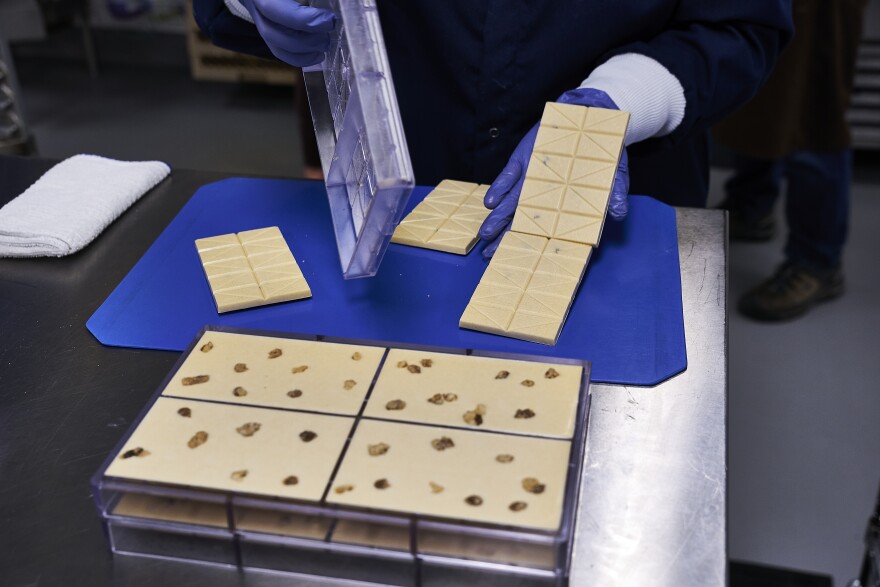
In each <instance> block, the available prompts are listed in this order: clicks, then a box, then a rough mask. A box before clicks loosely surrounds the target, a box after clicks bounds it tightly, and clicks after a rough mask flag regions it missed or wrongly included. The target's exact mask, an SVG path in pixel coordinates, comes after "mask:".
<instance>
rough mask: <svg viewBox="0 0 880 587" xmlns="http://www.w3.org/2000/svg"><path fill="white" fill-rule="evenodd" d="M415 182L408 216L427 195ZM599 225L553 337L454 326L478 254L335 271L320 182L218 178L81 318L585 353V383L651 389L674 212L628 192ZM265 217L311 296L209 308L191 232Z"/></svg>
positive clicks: (675, 361)
mask: <svg viewBox="0 0 880 587" xmlns="http://www.w3.org/2000/svg"><path fill="white" fill-rule="evenodd" d="M428 191H429V188H424V187H422V188H416V189H415V190H414V191H413V194H412V196H411V197H410V201H409V203H408V205H407V213H408V212H409V210H411V209H412V208H414V207H415V205H416V204H417V203H418V202H419V201H421V200H422V199H423V198H424V197H425V195H427V193H428ZM630 202H631V204H630V213H629V215H628V216H627V218H626V220H625V221H624V222H614V221H610V220H609V221H608V222H607V223H606V224H605V229H604V233H603V235H602V242H601V245H600V247H599V248H598V249H597V250H596V252H595V253H594V255H593V257H592V259H591V260H590V264H589V266H588V268H587V274H586V277H585V278H584V282H583V284H582V285H581V288H580V290H579V292H578V294H577V297H576V300H575V303H574V304H573V306H572V308H571V312H570V314H569V317H568V321H567V322H566V324H565V327H564V328H563V330H562V334H561V335H560V337H559V341H558V343H557V344H556V345H555V346H546V345H542V344H538V343H532V342H525V341H521V340H514V339H509V338H504V337H500V336H494V335H491V334H484V333H481V332H474V331H470V330H462V329H460V328H459V327H458V320H459V317H460V316H461V313H462V312H463V310H464V308H465V306H466V305H467V303H468V300H469V299H470V296H471V294H472V293H473V291H474V288H475V287H476V285H477V283H478V282H479V280H480V277H481V276H482V274H483V271H484V270H485V268H486V262H485V261H483V259H482V256H481V255H480V250H479V249H480V245H478V246H477V247H476V248H475V249H474V250H473V251H471V253H470V254H469V255H468V256H466V257H461V256H458V255H451V254H448V253H440V252H436V251H428V250H424V249H417V248H413V247H407V246H403V245H397V244H392V245H391V246H390V247H389V248H388V252H387V253H386V255H385V258H384V260H383V262H382V265H381V267H380V268H379V272H378V273H377V274H376V276H375V277H372V278H368V279H359V280H344V279H343V278H342V272H341V270H340V267H339V257H338V255H337V252H336V241H335V238H334V236H333V227H332V224H331V220H330V210H329V207H328V204H327V195H326V192H325V191H324V185H323V183H321V182H315V181H295V180H266V179H242V178H235V179H227V180H223V181H220V182H217V183H213V184H209V185H206V186H204V187H202V188H200V189H199V190H198V191H197V192H196V193H195V194H194V195H193V197H192V198H191V199H190V201H189V202H188V203H187V204H186V205H185V206H184V207H183V209H182V210H181V211H180V213H179V214H178V215H177V217H176V218H175V219H174V220H173V221H172V222H171V223H170V224H169V225H168V227H167V228H166V229H165V231H164V232H163V233H162V234H161V235H160V236H159V238H158V239H156V242H155V243H153V245H152V247H150V249H149V250H148V251H147V252H146V254H144V256H143V257H142V258H141V259H140V261H138V263H137V264H136V265H135V266H134V268H132V270H131V271H130V272H129V274H128V275H127V276H126V277H125V279H123V280H122V282H121V283H120V284H119V285H118V286H117V287H116V289H115V290H114V291H113V293H111V294H110V296H109V297H108V298H107V299H106V300H105V301H104V303H103V304H102V305H101V307H100V308H98V310H97V311H96V312H95V313H94V314H93V315H92V317H91V318H90V319H89V321H88V322H87V324H86V326H87V327H88V329H89V330H90V331H91V332H92V334H94V335H95V337H96V338H97V339H98V340H99V341H101V342H102V343H103V344H105V345H110V346H123V347H135V348H147V349H159V350H174V351H181V350H183V349H185V348H186V346H187V345H188V344H189V343H190V341H191V339H192V338H193V337H194V336H195V335H196V333H198V331H199V330H200V329H201V328H202V327H203V326H204V325H205V324H217V325H221V326H234V327H239V328H254V329H261V330H276V331H283V332H300V333H305V334H323V335H327V336H341V337H347V338H359V339H368V340H376V341H387V342H406V343H418V344H424V345H436V346H446V347H456V348H479V349H485V350H491V351H503V352H511V353H526V354H535V355H551V356H556V357H566V358H578V359H589V360H591V361H592V362H593V370H592V379H593V381H597V382H603V383H621V384H629V385H654V384H656V383H659V382H661V381H663V380H665V379H667V378H669V377H671V376H672V375H675V374H676V373H679V372H681V371H683V370H684V369H685V368H686V366H687V355H686V352H685V344H684V325H683V322H682V307H681V277H680V269H679V262H678V238H677V235H676V226H675V210H674V209H672V208H670V207H669V206H666V205H665V204H661V203H659V202H657V201H655V200H653V199H651V198H647V197H638V196H634V197H632V198H631V199H630ZM266 226H278V227H279V228H280V229H281V232H282V233H283V234H284V238H285V239H286V240H287V243H288V245H289V246H290V248H291V250H292V251H293V253H294V255H295V256H296V259H297V262H298V263H299V265H300V268H301V269H302V271H303V274H304V275H305V277H306V280H308V282H309V285H310V287H311V289H312V298H310V299H307V300H300V301H295V302H288V303H283V304H276V305H273V306H264V307H261V308H253V309H249V310H241V311H238V312H232V313H229V314H222V315H221V314H218V313H217V310H216V306H215V305H214V300H213V298H212V296H211V292H210V290H209V288H208V282H207V280H206V279H205V275H204V272H203V271H202V267H201V264H200V262H199V257H198V254H197V253H196V247H195V245H194V242H193V241H195V239H197V238H202V237H208V236H215V235H219V234H227V233H232V232H241V231H244V230H250V229H254V228H262V227H266Z"/></svg>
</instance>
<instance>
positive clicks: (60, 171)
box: [0, 155, 171, 257]
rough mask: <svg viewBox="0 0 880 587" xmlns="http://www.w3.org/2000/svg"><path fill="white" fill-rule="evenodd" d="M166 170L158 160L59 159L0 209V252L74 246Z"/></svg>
mask: <svg viewBox="0 0 880 587" xmlns="http://www.w3.org/2000/svg"><path fill="white" fill-rule="evenodd" d="M170 172H171V168H170V167H168V165H166V164H165V163H162V162H161V161H132V162H129V161H116V160H114V159H105V158H104V157H98V156H96V155H75V156H73V157H71V158H69V159H65V160H64V161H62V162H61V163H59V164H58V165H56V166H55V167H53V168H52V169H50V170H49V171H47V172H46V173H45V174H43V176H42V177H41V178H40V179H38V180H37V181H36V182H35V183H34V184H33V185H32V186H31V187H29V188H28V189H26V190H25V191H24V193H22V194H21V195H20V196H18V197H17V198H15V199H14V200H12V201H11V202H9V203H8V204H6V205H5V206H3V208H0V257H62V256H64V255H69V254H71V253H75V252H77V251H79V250H80V249H82V248H83V247H84V246H86V245H87V244H89V243H90V242H92V241H93V240H94V239H95V237H97V236H98V235H99V234H101V231H102V230H104V229H105V228H106V227H107V225H109V224H110V223H111V222H113V221H114V220H116V219H117V218H118V217H119V215H120V214H122V213H123V212H125V211H126V210H127V209H128V207H129V206H131V205H132V204H134V202H135V201H137V199H138V198H140V197H141V196H142V195H144V194H145V193H147V192H148V191H150V189H152V187H153V186H155V185H156V184H157V183H159V182H160V181H162V180H163V179H165V177H167V176H168V174H169V173H170Z"/></svg>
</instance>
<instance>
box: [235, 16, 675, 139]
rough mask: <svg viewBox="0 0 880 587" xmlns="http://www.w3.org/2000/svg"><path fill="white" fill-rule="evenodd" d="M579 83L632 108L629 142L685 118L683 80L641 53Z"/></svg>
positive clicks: (623, 107)
mask: <svg viewBox="0 0 880 587" xmlns="http://www.w3.org/2000/svg"><path fill="white" fill-rule="evenodd" d="M226 1H227V2H230V1H232V0H226ZM580 87H582V88H595V89H597V90H602V91H603V92H605V93H606V94H608V97H609V98H611V99H612V100H614V103H615V104H617V107H618V108H620V109H621V110H625V111H626V112H629V114H630V118H629V127H628V128H627V131H626V144H627V145H631V144H632V143H637V142H639V141H643V140H645V139H648V138H651V137H662V136H664V135H668V134H669V133H671V132H672V131H674V130H675V129H676V128H677V127H678V125H679V124H681V121H682V119H683V118H684V110H685V106H686V105H687V100H686V99H685V97H684V88H683V87H682V85H681V82H680V81H678V78H677V77H675V75H673V74H672V72H670V71H669V70H668V69H666V68H665V67H664V66H663V65H661V64H660V63H659V62H658V61H656V60H655V59H652V58H650V57H648V56H646V55H642V54H640V53H624V54H623V55H616V56H614V57H612V58H611V59H609V60H608V61H606V62H605V63H603V64H602V65H600V66H599V67H597V68H596V69H594V70H593V73H591V74H590V76H589V77H588V78H587V79H585V80H584V81H583V83H582V84H581V86H580Z"/></svg>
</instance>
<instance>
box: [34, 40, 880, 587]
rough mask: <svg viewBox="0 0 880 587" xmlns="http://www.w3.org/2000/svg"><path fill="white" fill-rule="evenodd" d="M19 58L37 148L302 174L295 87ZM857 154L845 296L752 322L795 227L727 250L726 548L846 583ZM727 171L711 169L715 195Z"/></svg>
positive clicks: (867, 199)
mask: <svg viewBox="0 0 880 587" xmlns="http://www.w3.org/2000/svg"><path fill="white" fill-rule="evenodd" d="M101 52H102V51H101V46H100V45H99V55H100V54H101ZM104 54H105V55H106V52H105V53H104ZM17 55H18V58H17V65H18V68H19V77H20V80H21V85H22V88H23V90H22V93H23V96H22V97H23V103H24V108H25V114H26V117H27V122H28V124H29V126H30V129H31V131H32V133H33V134H34V135H35V137H36V141H37V145H38V148H39V153H40V155H42V156H45V157H51V158H62V157H67V156H70V155H73V154H75V153H97V154H101V155H106V156H110V157H117V158H122V159H161V160H164V161H166V162H168V163H169V164H171V166H172V167H173V168H174V167H177V168H194V169H209V170H219V171H225V172H231V173H237V174H252V175H263V176H279V177H296V176H299V175H300V173H301V170H302V161H301V141H300V138H299V130H298V122H297V118H296V116H295V113H294V108H293V93H292V90H290V89H284V88H268V87H261V86H246V85H236V84H223V83H205V82H194V81H192V80H191V79H190V78H189V74H188V72H187V71H186V70H185V69H184V68H183V67H182V66H178V65H176V64H175V62H174V60H173V59H172V60H171V61H172V63H164V64H163V66H162V67H149V66H144V65H138V66H136V67H135V66H131V65H127V66H125V65H119V64H114V63H109V64H107V63H104V64H103V67H102V70H101V74H100V77H99V78H98V79H96V80H91V79H89V78H88V75H87V73H86V70H85V66H84V64H83V63H82V62H80V61H78V60H70V59H66V60H65V59H58V58H46V57H45V56H41V55H40V51H34V50H33V47H30V48H28V47H25V48H24V50H21V49H19V50H18V51H17ZM166 61H167V60H166ZM184 62H185V56H183V57H181V58H180V59H179V60H178V62H177V63H179V64H182V63H184ZM875 155H876V154H875ZM857 161H858V168H857V182H856V184H855V185H854V188H853V203H852V227H851V236H850V243H849V246H848V248H847V253H846V260H845V267H846V275H847V293H846V295H845V296H844V297H843V298H842V299H840V300H838V301H835V302H832V303H829V304H826V305H824V306H822V307H820V308H817V309H816V310H815V311H814V312H812V313H811V314H810V315H809V316H807V317H805V318H803V319H801V320H798V321H795V322H790V323H786V324H780V325H764V324H756V323H754V322H750V321H747V320H745V319H744V318H742V317H740V316H738V315H737V314H736V313H735V311H734V310H733V308H735V300H736V299H737V297H738V296H740V295H741V294H742V293H743V292H744V291H746V289H747V288H750V287H752V286H753V285H755V284H756V283H757V282H758V281H760V280H761V279H763V278H764V277H766V276H767V275H769V274H770V273H771V272H772V270H773V268H774V267H775V266H776V265H777V264H778V263H779V262H780V261H781V258H782V257H781V251H782V243H783V238H784V236H783V235H782V234H780V236H779V237H778V238H777V239H776V240H775V241H774V242H772V243H769V244H761V245H753V244H739V243H733V244H732V245H731V247H730V282H729V291H730V298H729V304H730V307H731V315H730V391H729V423H730V428H729V431H730V436H729V455H730V459H729V460H730V470H729V536H730V543H729V544H730V557H731V558H733V559H739V560H744V561H754V562H757V563H764V564H768V565H773V566H780V567H789V568H794V569H800V570H804V571H812V572H816V573H821V574H828V575H832V576H833V577H834V579H835V584H836V585H838V586H842V585H845V584H846V582H847V581H848V580H849V579H852V578H854V577H855V576H856V575H857V573H858V569H859V564H860V561H861V556H862V552H863V545H862V536H863V533H864V530H865V526H866V522H867V518H868V515H869V513H870V511H871V510H872V507H873V505H874V499H875V496H876V494H877V489H878V484H880V425H878V422H880V388H878V382H880V272H878V270H877V267H878V261H877V254H878V251H880V230H878V225H880V189H878V187H880V177H878V175H880V174H878V173H877V170H878V167H877V165H878V158H877V157H876V156H874V157H861V156H860V157H859V158H858V160H857ZM728 173H729V172H728V171H726V170H725V169H723V168H714V169H713V172H712V194H711V196H710V202H718V201H719V200H720V199H721V197H722V187H721V186H722V183H723V180H724V178H725V177H726V176H727V174H728ZM781 221H782V219H781V218H780V222H781ZM780 225H781V226H783V225H782V224H780Z"/></svg>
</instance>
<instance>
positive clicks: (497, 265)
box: [459, 231, 592, 344]
mask: <svg viewBox="0 0 880 587" xmlns="http://www.w3.org/2000/svg"><path fill="white" fill-rule="evenodd" d="M591 251H592V248H591V247H589V246H588V245H584V244H579V243H573V242H569V241H562V240H557V239H547V238H543V237H539V236H534V235H526V234H519V233H515V232H513V231H511V232H508V233H507V234H506V235H504V238H503V239H502V240H501V244H500V245H499V246H498V249H497V251H496V252H495V255H494V256H493V257H492V261H491V262H490V263H489V266H488V267H487V268H486V272H485V273H484V274H483V277H482V278H481V279H480V283H479V284H477V289H476V290H475V291H474V294H473V296H472V297H471V300H470V302H469V303H468V305H467V307H466V308H465V311H464V314H463V315H462V317H461V321H460V322H459V324H460V326H461V327H462V328H469V329H471V330H480V331H482V332H489V333H492V334H500V335H503V336H510V337H513V338H521V339H523V340H530V341H533V342H540V343H544V344H555V343H556V340H557V339H558V337H559V333H560V331H561V330H562V325H563V324H564V323H565V319H566V318H567V317H568V311H569V309H570V308H571V303H572V301H573V300H574V295H575V293H576V292H577V288H578V286H579V285H580V282H581V279H582V278H583V275H584V271H585V270H586V267H587V262H588V261H589V259H590V253H591Z"/></svg>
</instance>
